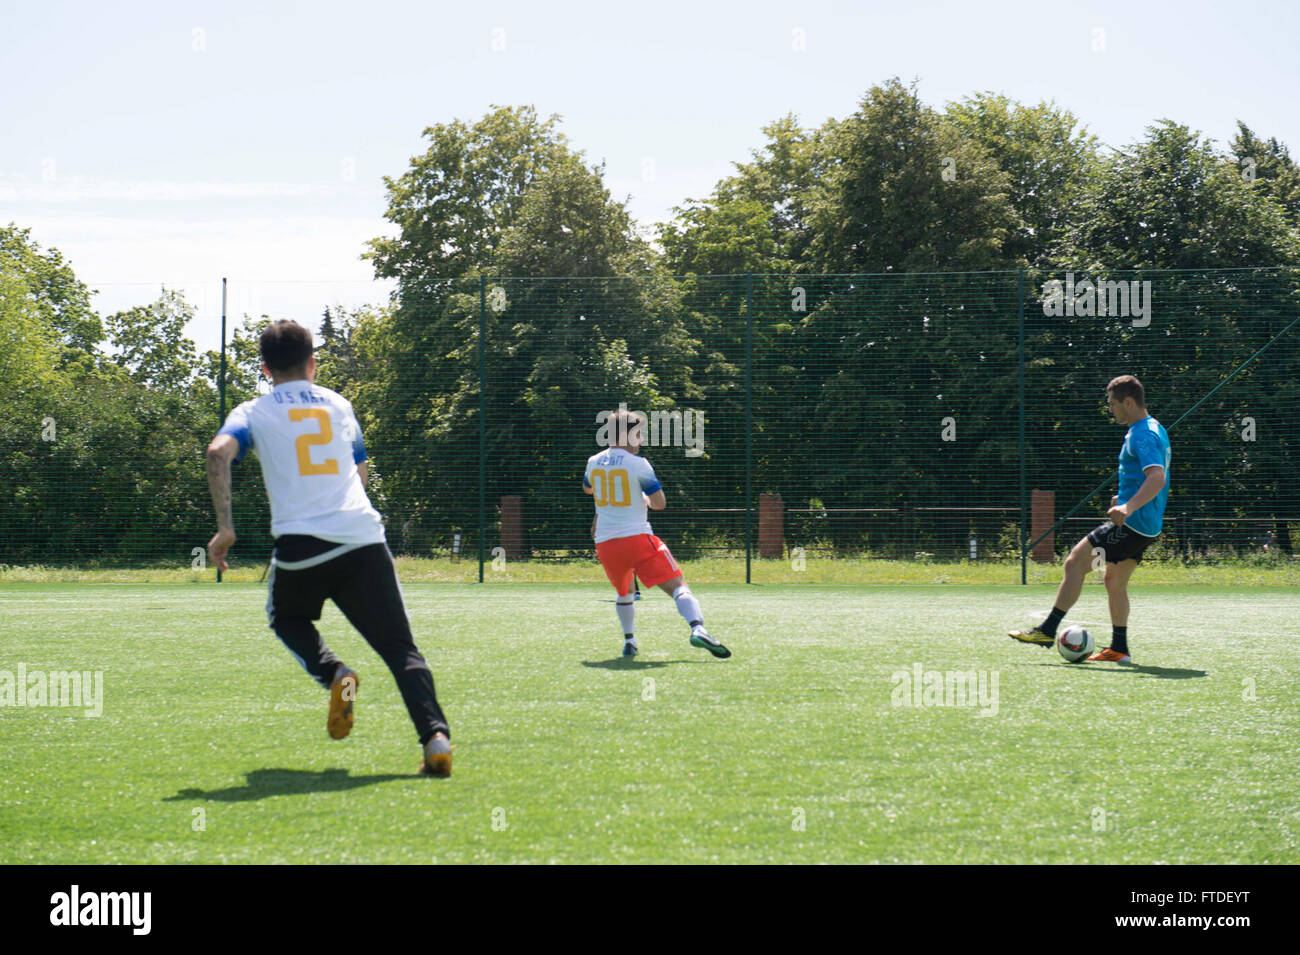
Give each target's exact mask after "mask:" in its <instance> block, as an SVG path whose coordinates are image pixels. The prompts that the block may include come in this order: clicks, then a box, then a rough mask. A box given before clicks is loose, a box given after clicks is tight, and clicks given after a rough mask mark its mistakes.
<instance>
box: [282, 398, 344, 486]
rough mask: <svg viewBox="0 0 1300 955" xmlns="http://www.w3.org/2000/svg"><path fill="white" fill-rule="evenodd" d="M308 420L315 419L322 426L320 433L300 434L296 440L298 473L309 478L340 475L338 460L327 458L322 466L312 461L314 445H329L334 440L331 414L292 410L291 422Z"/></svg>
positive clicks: (312, 409) (298, 409)
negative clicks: (311, 476)
mask: <svg viewBox="0 0 1300 955" xmlns="http://www.w3.org/2000/svg"><path fill="white" fill-rule="evenodd" d="M308 418H315V419H316V421H317V422H318V423H319V424H320V431H319V432H317V433H316V434H312V433H310V432H308V433H307V434H300V435H298V437H297V438H296V439H295V440H294V442H293V446H294V447H295V448H297V449H298V473H299V474H301V475H303V476H307V475H311V474H338V473H339V462H338V458H326V459H325V460H324V461H322V462H321V463H320V464H316V463H314V462H313V461H312V459H311V446H312V445H313V444H329V443H330V442H331V441H333V440H334V428H333V427H332V426H331V425H330V416H329V412H328V411H326V410H325V409H324V408H290V409H289V420H290V421H306V420H307V419H308Z"/></svg>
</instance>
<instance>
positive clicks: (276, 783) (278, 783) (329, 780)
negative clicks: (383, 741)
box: [163, 769, 414, 802]
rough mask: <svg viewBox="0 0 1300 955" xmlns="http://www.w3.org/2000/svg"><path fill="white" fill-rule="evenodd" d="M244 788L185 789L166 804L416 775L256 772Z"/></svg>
mask: <svg viewBox="0 0 1300 955" xmlns="http://www.w3.org/2000/svg"><path fill="white" fill-rule="evenodd" d="M244 778H245V779H246V780H247V782H246V783H245V785H243V786H229V787H227V788H226V789H209V790H203V789H182V790H181V791H180V792H178V793H177V794H176V795H175V796H167V797H165V798H164V799H163V801H164V802H186V801H189V800H193V799H207V800H209V801H211V802H249V801H251V800H255V799H265V798H266V797H267V796H294V795H297V794H299V793H322V792H342V791H343V790H346V789H357V788H359V787H361V786H369V785H371V784H373V783H386V782H388V781H389V780H393V779H413V778H414V776H413V775H407V776H403V775H400V774H394V773H380V774H378V775H375V776H352V775H350V774H349V773H348V771H347V770H346V769H326V770H320V771H317V770H311V769H255V770H253V771H252V772H251V773H248V774H247V775H246V776H245V777H244Z"/></svg>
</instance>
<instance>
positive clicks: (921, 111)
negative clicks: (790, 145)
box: [809, 79, 1019, 273]
mask: <svg viewBox="0 0 1300 955" xmlns="http://www.w3.org/2000/svg"><path fill="white" fill-rule="evenodd" d="M822 148H823V149H824V150H825V151H826V152H827V156H826V158H825V168H826V172H825V174H824V177H823V180H822V183H821V185H820V186H819V187H818V188H817V189H816V192H815V194H814V196H813V198H812V201H811V207H812V212H811V219H812V231H813V236H812V240H811V242H810V244H809V251H810V254H811V259H812V263H813V264H814V265H815V266H816V268H818V269H820V270H822V271H825V272H840V273H851V272H897V271H911V272H930V271H937V270H950V269H957V270H973V269H990V268H997V267H999V266H1002V265H1005V264H1007V263H1008V262H1009V257H1008V255H1007V252H1006V250H1005V248H1004V246H1005V243H1006V241H1007V239H1008V237H1009V236H1010V235H1011V234H1012V231H1013V230H1014V229H1015V228H1017V227H1018V225H1019V219H1018V217H1017V216H1016V213H1015V209H1014V207H1013V205H1012V203H1011V199H1010V191H1011V183H1010V181H1009V179H1008V176H1007V174H1006V173H1004V172H1003V171H1002V170H1001V169H1000V168H999V167H998V164H997V162H996V161H995V160H994V159H993V157H992V156H990V154H989V153H988V151H987V150H986V149H985V148H984V147H983V146H981V145H980V144H979V143H977V142H974V141H973V140H971V139H969V138H966V137H964V136H962V135H961V134H960V133H959V132H958V131H957V130H956V129H955V128H954V127H953V126H952V124H949V123H944V122H943V121H942V118H941V117H940V116H939V115H938V114H937V113H936V112H935V111H934V110H932V109H930V108H929V107H927V106H926V105H925V104H923V103H922V102H921V100H920V97H919V96H918V94H917V91H916V87H915V85H912V86H910V87H907V86H904V85H903V84H902V83H901V82H899V81H898V80H897V79H894V80H891V81H889V82H888V83H886V84H884V85H883V86H875V87H872V88H871V90H870V91H868V93H867V95H866V96H864V97H863V99H862V102H861V104H860V105H859V107H858V110H857V111H856V112H854V113H853V114H852V115H851V116H849V117H848V118H846V119H844V120H842V121H839V122H831V123H828V124H827V127H826V128H825V130H824V137H823V139H822Z"/></svg>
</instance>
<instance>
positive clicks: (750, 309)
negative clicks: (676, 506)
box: [745, 272, 754, 584]
mask: <svg viewBox="0 0 1300 955" xmlns="http://www.w3.org/2000/svg"><path fill="white" fill-rule="evenodd" d="M753 512H754V273H752V272H746V273H745V583H747V584H750V583H753V573H752V567H751V564H752V555H753V546H752V544H753V516H754V515H753Z"/></svg>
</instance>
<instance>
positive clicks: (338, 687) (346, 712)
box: [325, 667, 361, 739]
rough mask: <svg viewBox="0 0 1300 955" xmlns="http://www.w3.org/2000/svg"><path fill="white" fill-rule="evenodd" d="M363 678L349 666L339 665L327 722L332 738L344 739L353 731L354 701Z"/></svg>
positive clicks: (331, 690)
mask: <svg viewBox="0 0 1300 955" xmlns="http://www.w3.org/2000/svg"><path fill="white" fill-rule="evenodd" d="M360 684H361V679H360V678H359V677H358V676H357V675H356V673H354V672H353V671H352V670H349V669H348V668H347V667H339V672H338V673H337V674H335V676H334V683H333V684H332V685H331V686H330V715H329V719H328V720H326V722H325V729H327V730H328V731H329V734H330V739H343V737H345V736H347V735H348V734H349V733H351V732H352V702H353V701H354V700H355V699H356V698H357V687H358V686H360Z"/></svg>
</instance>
